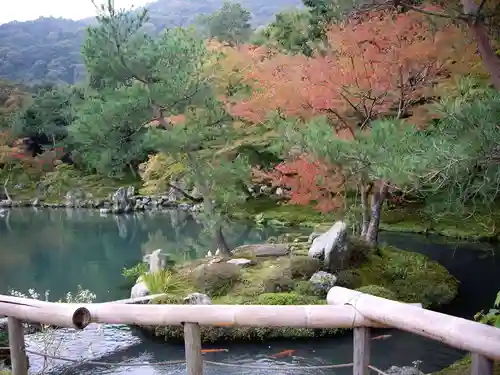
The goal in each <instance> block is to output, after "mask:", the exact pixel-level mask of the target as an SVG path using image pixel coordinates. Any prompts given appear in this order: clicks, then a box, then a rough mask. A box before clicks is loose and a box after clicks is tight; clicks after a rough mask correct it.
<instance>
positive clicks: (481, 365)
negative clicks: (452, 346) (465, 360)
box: [470, 353, 493, 375]
mask: <svg viewBox="0 0 500 375" xmlns="http://www.w3.org/2000/svg"><path fill="white" fill-rule="evenodd" d="M470 374H471V375H493V361H492V360H491V359H489V358H486V357H485V356H482V355H481V354H477V353H472V366H471V371H470Z"/></svg>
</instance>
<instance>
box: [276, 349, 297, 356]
mask: <svg viewBox="0 0 500 375" xmlns="http://www.w3.org/2000/svg"><path fill="white" fill-rule="evenodd" d="M295 352H296V350H293V349H290V350H283V351H282V352H279V353H276V354H273V355H271V356H270V357H272V358H283V357H290V356H292V355H294V354H295Z"/></svg>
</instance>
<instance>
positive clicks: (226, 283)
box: [192, 263, 241, 297]
mask: <svg viewBox="0 0 500 375" xmlns="http://www.w3.org/2000/svg"><path fill="white" fill-rule="evenodd" d="M240 275H241V269H240V267H238V266H237V265H235V264H229V263H213V264H205V265H202V266H199V267H197V268H196V269H194V270H193V273H192V278H193V282H194V286H195V287H196V290H198V291H200V292H202V293H205V294H207V295H208V296H210V297H219V296H223V295H226V294H227V293H228V292H229V291H230V290H231V288H232V287H233V285H234V284H236V283H237V282H238V280H239V278H240Z"/></svg>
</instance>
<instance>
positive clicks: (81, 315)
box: [71, 307, 92, 329]
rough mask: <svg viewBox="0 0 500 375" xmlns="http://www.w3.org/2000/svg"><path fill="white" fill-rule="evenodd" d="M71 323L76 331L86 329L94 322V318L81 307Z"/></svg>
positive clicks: (76, 311)
mask: <svg viewBox="0 0 500 375" xmlns="http://www.w3.org/2000/svg"><path fill="white" fill-rule="evenodd" d="M71 321H72V322H73V325H74V327H75V328H76V329H84V328H85V327H87V326H88V325H89V324H90V323H91V322H92V316H91V314H90V311H89V310H88V309H87V308H86V307H79V308H77V309H76V310H75V311H74V312H73V317H72V319H71Z"/></svg>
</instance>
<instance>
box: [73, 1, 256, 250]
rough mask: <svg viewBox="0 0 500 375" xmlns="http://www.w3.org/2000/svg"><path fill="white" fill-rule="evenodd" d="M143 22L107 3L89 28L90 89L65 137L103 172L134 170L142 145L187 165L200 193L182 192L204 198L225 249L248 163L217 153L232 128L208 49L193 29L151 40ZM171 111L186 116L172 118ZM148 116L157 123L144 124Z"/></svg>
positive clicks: (212, 228) (186, 172) (138, 16)
mask: <svg viewBox="0 0 500 375" xmlns="http://www.w3.org/2000/svg"><path fill="white" fill-rule="evenodd" d="M146 21H147V14H146V13H141V14H134V13H131V12H125V11H116V10H115V9H114V8H113V6H112V2H111V1H110V2H109V3H108V6H107V8H103V9H102V13H101V14H100V15H99V17H98V22H99V23H98V26H96V27H94V28H91V29H89V31H88V37H87V41H86V43H85V46H84V49H83V52H84V58H85V61H86V64H87V69H88V71H89V73H90V75H91V77H94V80H93V83H94V84H95V86H94V87H95V89H94V91H90V92H89V93H88V94H87V97H86V102H85V104H84V105H83V106H82V107H81V108H80V110H79V113H78V118H77V120H76V121H75V122H74V123H73V125H72V126H71V136H72V137H71V138H72V139H73V141H74V143H75V144H76V145H77V147H76V148H77V149H78V150H80V151H81V153H82V154H84V155H86V161H87V163H88V164H89V166H91V167H93V168H95V169H97V170H99V171H101V172H108V173H109V172H116V171H120V170H121V169H122V168H124V167H125V166H127V165H128V166H130V167H131V168H132V169H134V168H135V165H136V164H137V162H138V161H139V160H140V159H142V158H144V157H145V156H146V153H147V151H148V150H159V151H163V152H165V153H166V154H168V155H169V156H170V157H172V158H174V159H176V161H178V162H182V163H185V166H186V168H185V170H184V178H185V179H186V180H187V183H188V184H190V185H191V186H192V185H194V186H195V187H196V189H197V190H198V192H199V193H200V195H201V198H199V197H196V198H195V197H192V196H191V195H190V194H188V193H187V192H184V193H185V194H184V195H185V196H186V197H188V198H189V197H191V198H192V199H194V200H195V201H202V202H203V205H204V208H205V209H204V216H205V218H206V223H207V229H208V230H209V231H210V234H211V235H212V236H213V238H214V241H215V246H216V247H217V248H219V249H220V250H221V251H222V252H223V253H224V254H226V255H229V251H230V247H229V245H228V244H227V242H226V240H225V238H224V235H223V232H222V229H223V225H224V221H225V219H226V217H227V215H226V214H227V212H228V210H229V208H230V207H232V206H233V205H234V204H236V203H238V202H239V201H240V200H241V199H244V198H245V197H246V195H245V194H244V190H243V189H242V188H241V182H242V181H243V180H244V179H245V178H246V177H248V176H249V165H248V163H247V162H246V160H244V158H242V157H232V158H229V157H226V156H225V155H223V154H220V153H218V152H217V150H220V149H221V148H224V147H225V146H226V145H228V144H229V142H232V141H233V140H234V139H235V137H236V136H237V133H236V132H235V130H234V128H233V126H232V118H231V116H229V115H228V114H227V113H226V111H225V109H224V106H223V104H222V103H220V102H219V101H218V100H216V99H215V93H214V92H213V91H212V89H211V82H210V76H209V75H207V74H206V69H205V67H206V65H205V64H209V63H210V62H211V57H212V55H211V54H210V53H209V51H208V50H207V49H206V47H205V45H204V42H203V40H200V39H198V38H197V36H196V34H195V33H194V32H193V31H192V30H184V29H174V30H168V31H166V32H165V33H163V34H162V35H160V36H159V37H157V38H152V37H150V36H148V35H147V34H145V32H143V31H142V29H141V26H142V25H143V23H144V22H146ZM173 115H182V116H183V117H184V121H182V122H181V123H177V124H176V125H173V124H171V123H170V122H169V120H168V118H169V116H173ZM152 119H157V120H158V122H159V123H160V125H161V126H160V127H157V128H151V127H148V126H146V125H147V124H149V123H151V120H152ZM177 188H178V189H179V190H182V188H181V187H177ZM214 250H215V249H214Z"/></svg>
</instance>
